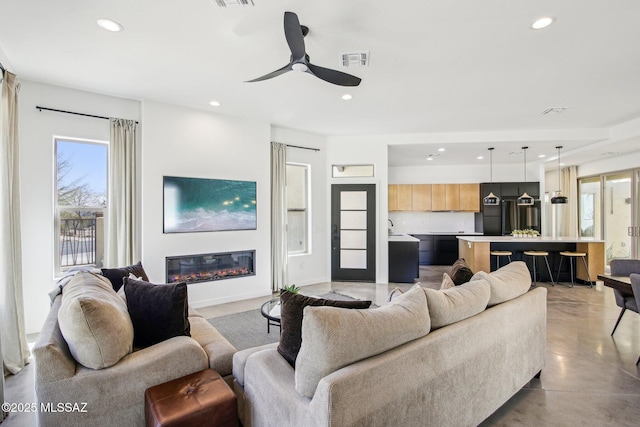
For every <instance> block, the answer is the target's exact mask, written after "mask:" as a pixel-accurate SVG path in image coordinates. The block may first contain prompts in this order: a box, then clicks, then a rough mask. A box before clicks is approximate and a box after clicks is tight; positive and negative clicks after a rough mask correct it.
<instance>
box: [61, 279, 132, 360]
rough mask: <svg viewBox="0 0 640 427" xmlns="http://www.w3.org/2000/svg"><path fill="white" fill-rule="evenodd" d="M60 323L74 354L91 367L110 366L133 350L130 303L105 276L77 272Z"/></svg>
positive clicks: (66, 291)
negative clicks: (128, 303) (128, 308)
mask: <svg viewBox="0 0 640 427" xmlns="http://www.w3.org/2000/svg"><path fill="white" fill-rule="evenodd" d="M58 323H59V325H60V332H62V336H63V337H64V339H65V341H66V342H67V345H68V346H69V350H70V351H71V354H72V355H73V357H74V358H75V359H76V361H77V362H78V363H80V364H81V365H84V366H86V367H87V368H91V369H102V368H108V367H109V366H113V365H115V364H116V363H118V361H119V360H120V359H122V358H123V357H124V356H126V355H127V354H129V353H131V351H132V345H133V325H132V323H131V319H130V318H129V313H127V306H126V305H125V303H124V302H123V301H122V299H120V297H118V295H116V293H115V291H114V290H113V287H112V286H111V283H110V282H109V280H107V279H106V278H105V277H102V276H99V275H97V274H92V273H85V272H82V273H78V274H76V275H75V276H74V277H73V278H72V279H71V280H70V281H69V283H68V284H67V285H66V286H65V287H64V288H63V291H62V303H61V305H60V310H59V311H58Z"/></svg>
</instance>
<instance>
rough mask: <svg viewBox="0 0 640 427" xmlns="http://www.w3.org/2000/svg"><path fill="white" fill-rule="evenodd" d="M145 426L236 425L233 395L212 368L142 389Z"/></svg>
mask: <svg viewBox="0 0 640 427" xmlns="http://www.w3.org/2000/svg"><path fill="white" fill-rule="evenodd" d="M144 401H145V406H144V415H145V419H146V421H147V426H148V427H159V426H164V427H178V426H181V427H182V426H184V427H186V426H205V425H207V426H225V427H226V426H233V427H237V425H238V404H237V400H236V395H235V394H233V391H231V389H230V388H229V386H228V385H227V383H226V382H225V381H224V380H223V379H222V378H221V377H220V375H219V374H218V373H217V372H216V371H214V370H213V369H205V370H204V371H200V372H196V373H195V374H190V375H187V376H185V377H182V378H178V379H175V380H173V381H169V382H166V383H164V384H158V385H156V386H153V387H150V388H148V389H147V390H146V391H145V392H144Z"/></svg>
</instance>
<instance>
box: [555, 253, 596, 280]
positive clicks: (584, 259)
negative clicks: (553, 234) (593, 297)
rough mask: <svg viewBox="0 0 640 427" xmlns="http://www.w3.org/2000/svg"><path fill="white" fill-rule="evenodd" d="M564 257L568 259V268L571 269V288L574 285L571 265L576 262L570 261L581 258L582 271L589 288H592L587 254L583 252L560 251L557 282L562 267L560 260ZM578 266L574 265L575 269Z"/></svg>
mask: <svg viewBox="0 0 640 427" xmlns="http://www.w3.org/2000/svg"><path fill="white" fill-rule="evenodd" d="M564 257H568V258H569V266H570V267H571V287H572V288H573V285H574V284H575V282H574V280H573V277H574V274H573V264H574V262H576V261H572V260H573V259H576V258H582V262H583V263H584V269H585V270H586V271H587V277H588V278H589V287H590V288H591V287H593V282H592V280H591V275H590V274H589V267H588V266H587V254H586V253H584V252H571V251H562V252H560V265H558V282H559V281H560V268H561V267H562V260H563V259H564ZM577 268H578V266H577V265H576V269H577Z"/></svg>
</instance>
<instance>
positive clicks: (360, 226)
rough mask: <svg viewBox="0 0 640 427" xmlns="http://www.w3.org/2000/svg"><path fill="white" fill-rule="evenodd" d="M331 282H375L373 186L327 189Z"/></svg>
mask: <svg viewBox="0 0 640 427" xmlns="http://www.w3.org/2000/svg"><path fill="white" fill-rule="evenodd" d="M331 280H332V281H353V282H375V280H376V186H375V184H334V185H332V186H331Z"/></svg>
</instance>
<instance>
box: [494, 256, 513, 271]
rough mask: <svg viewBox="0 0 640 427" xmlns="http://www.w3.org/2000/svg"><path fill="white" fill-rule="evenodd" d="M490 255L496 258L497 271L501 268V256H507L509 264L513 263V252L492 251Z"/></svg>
mask: <svg viewBox="0 0 640 427" xmlns="http://www.w3.org/2000/svg"><path fill="white" fill-rule="evenodd" d="M489 253H490V254H491V255H492V256H494V257H496V270H497V269H498V268H500V257H501V256H506V257H507V258H509V262H511V255H513V252H511V251H491V252H489Z"/></svg>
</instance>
